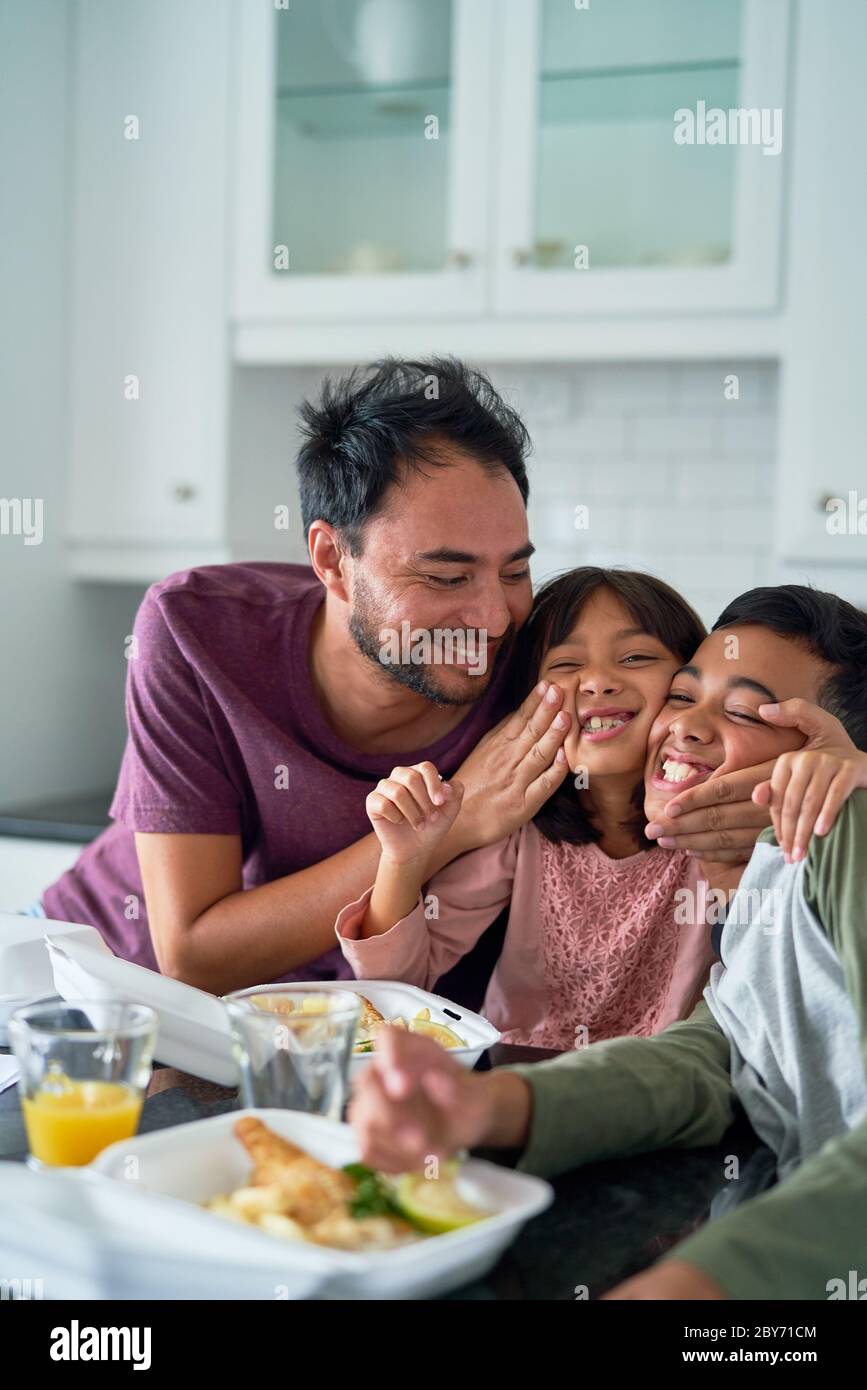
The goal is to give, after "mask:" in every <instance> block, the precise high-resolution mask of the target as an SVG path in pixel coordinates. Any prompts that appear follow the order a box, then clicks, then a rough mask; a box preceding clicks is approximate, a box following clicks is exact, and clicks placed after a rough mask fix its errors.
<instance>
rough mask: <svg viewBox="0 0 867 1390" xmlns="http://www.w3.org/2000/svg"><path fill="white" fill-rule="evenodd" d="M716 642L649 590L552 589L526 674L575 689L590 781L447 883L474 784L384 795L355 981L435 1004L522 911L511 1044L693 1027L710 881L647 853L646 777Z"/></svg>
mask: <svg viewBox="0 0 867 1390" xmlns="http://www.w3.org/2000/svg"><path fill="white" fill-rule="evenodd" d="M704 635H705V633H704V628H703V627H702V624H701V622H700V620H699V618H698V617H697V616H696V614H695V613H694V611H693V610H692V609H691V608H690V607H689V605H688V604H687V603H686V601H685V600H684V599H682V598H681V597H680V595H679V594H677V593H676V592H675V591H674V590H673V589H671V588H670V587H669V585H667V584H665V583H663V582H662V581H661V580H659V579H655V578H652V577H651V576H650V575H645V574H638V573H634V572H629V571H622V570H603V569H599V568H595V567H586V568H581V569H577V570H573V571H570V572H569V573H568V574H566V575H563V576H561V577H560V578H558V579H555V580H553V581H552V582H551V583H549V584H548V585H546V586H545V587H544V588H543V589H542V590H541V591H540V592H539V593H538V594H537V596H536V599H535V602H534V606H533V612H532V614H531V616H530V618H529V620H528V622H527V624H526V625H525V627H524V629H523V631H522V633H521V637H520V639H519V640H520V642H521V647H522V650H520V651H519V652H518V653H517V659H516V669H517V670H519V671H524V672H526V673H528V674H531V675H532V677H533V678H534V679H540V680H541V681H542V682H544V683H556V684H557V685H558V686H559V687H560V689H561V690H562V691H563V692H564V703H563V710H564V711H566V712H567V713H568V714H569V716H570V718H571V726H570V730H569V733H568V735H567V737H566V739H565V742H564V745H563V751H564V753H565V759H566V761H567V762H568V766H569V768H570V769H571V771H572V774H573V776H571V777H567V778H566V780H565V781H562V782H561V784H560V786H559V787H558V788H557V790H556V791H555V792H554V793H553V795H552V796H551V797H550V799H549V800H548V801H547V802H546V803H545V805H544V806H543V807H542V809H541V810H540V811H538V812H537V814H536V815H535V816H534V817H533V820H532V821H530V822H528V823H527V824H525V825H523V826H522V827H521V828H520V829H519V830H517V831H515V832H514V833H513V834H511V835H509V836H508V837H506V838H504V839H502V840H500V841H499V842H498V843H495V844H491V845H486V846H484V847H483V848H481V849H477V850H474V851H472V852H471V853H469V854H464V855H462V856H461V857H460V858H458V859H456V860H455V861H454V862H453V863H451V864H449V865H447V866H446V867H445V868H444V869H442V870H441V871H440V872H439V873H437V874H436V875H435V876H434V877H433V878H431V877H430V872H429V869H428V868H427V866H428V864H429V862H430V859H431V857H432V854H433V852H434V851H435V849H436V847H437V846H438V845H439V844H440V842H441V841H442V840H443V839H444V837H445V835H446V833H447V832H448V830H449V828H450V826H451V825H452V823H453V822H454V820H455V818H456V816H457V813H458V810H459V808H460V801H461V795H462V788H461V786H460V784H459V783H456V782H452V783H451V784H450V785H449V784H445V783H442V782H441V781H440V779H439V776H438V774H437V771H436V768H435V767H433V765H432V764H430V763H422V764H419V766H418V767H417V768H414V769H403V768H396V769H395V770H394V772H393V773H392V777H391V778H389V779H386V780H385V781H383V782H380V783H379V785H378V787H377V789H376V791H374V792H373V793H371V795H370V796H369V797H368V798H367V812H368V816H369V817H370V820H371V823H372V825H373V828H374V831H375V832H376V835H377V837H378V838H379V840H380V843H381V845H382V854H381V858H380V863H379V868H378V871H377V876H376V882H375V884H374V886H373V888H372V889H370V890H369V891H368V892H367V893H365V895H364V896H363V897H362V898H360V899H359V900H358V901H357V902H354V903H351V904H350V905H349V906H347V907H345V908H344V909H343V911H342V912H341V913H340V915H339V917H338V920H337V934H338V938H339V940H340V943H341V946H342V948H343V951H344V954H345V955H346V957H347V959H348V960H349V962H350V964H351V965H352V968H353V970H354V972H355V975H356V977H357V978H361V979H364V978H367V979H371V978H373V979H377V978H378V979H398V980H405V981H408V982H410V983H412V984H417V985H420V986H422V987H423V988H428V989H429V988H430V987H431V986H432V985H433V984H434V982H435V981H436V980H438V979H439V978H440V976H441V975H443V974H444V973H445V972H446V971H447V970H448V969H450V967H451V966H452V965H453V964H454V963H455V962H456V961H457V960H459V959H460V957H461V956H463V955H465V954H466V953H467V952H468V951H469V950H470V949H471V948H472V947H473V946H474V945H475V943H476V941H477V940H478V938H479V937H480V936H481V934H482V932H483V931H484V930H485V929H486V928H487V927H488V926H489V925H490V924H491V923H492V922H493V921H494V919H495V918H496V917H497V915H498V914H499V912H500V910H501V909H502V908H503V907H504V906H505V905H506V904H507V903H509V904H510V910H509V920H508V926H507V930H506V937H505V942H504V946H503V950H502V953H501V955H500V958H499V960H498V962H497V965H496V967H495V969H494V972H493V975H492V977H491V980H490V984H489V986H488V991H487V995H486V997H485V1003H484V1013H485V1015H486V1017H487V1018H488V1019H490V1021H491V1022H492V1023H493V1024H494V1025H495V1026H496V1027H497V1028H499V1029H500V1030H501V1032H502V1033H503V1035H504V1041H507V1042H512V1043H526V1044H529V1045H532V1046H538V1047H552V1048H559V1049H563V1048H572V1047H576V1046H583V1045H585V1044H586V1043H588V1042H596V1041H599V1040H601V1039H603V1038H610V1037H616V1036H618V1035H621V1034H624V1033H633V1034H637V1035H646V1034H650V1033H655V1032H658V1031H659V1030H660V1029H662V1028H665V1027H666V1026H667V1025H668V1024H669V1023H671V1022H673V1021H675V1020H676V1019H679V1018H683V1017H685V1016H686V1015H687V1014H688V1013H689V1012H690V1010H691V1008H692V1006H693V1004H694V1002H695V1001H696V999H697V998H698V997H699V995H700V993H701V991H702V989H703V987H704V984H705V981H706V978H707V975H708V971H709V968H710V965H711V963H712V961H713V959H714V956H713V952H712V950H711V946H710V942H709V934H708V931H707V927H706V926H705V925H704V924H703V923H691V924H688V925H686V926H684V925H682V920H683V911H682V908H681V909H680V910H679V911H678V912H677V914H676V913H675V909H676V907H678V904H679V903H680V902H682V900H683V895H680V898H679V899H678V900H677V901H676V898H675V895H676V894H677V892H678V890H679V889H683V888H684V887H687V888H692V889H693V893H692V897H691V899H690V901H693V902H696V901H697V899H698V894H697V892H696V891H695V890H696V886H697V883H698V875H699V869H698V864H697V861H696V860H695V859H694V858H692V857H690V856H689V855H688V854H686V853H685V852H684V851H673V852H669V851H666V850H663V849H660V848H658V847H656V846H654V845H653V843H652V842H651V841H649V840H647V839H646V838H645V836H644V831H643V826H644V817H643V814H642V800H643V790H642V776H643V769H644V762H645V757H646V751H647V739H648V734H649V731H650V727H651V725H652V723H653V721H654V719H655V718H656V716H657V715H658V713H659V711H660V709H661V708H662V705H663V702H664V701H665V698H666V696H667V694H668V689H669V685H670V682H671V678H672V675H673V673H674V671H675V670H676V669H677V668H678V667H679V666H681V665H682V664H683V663H684V662H685V661H687V660H688V659H689V657H690V656H691V655H692V653H693V652H694V651H695V649H696V648H697V647H698V646H699V644H700V643H701V641H702V640H703V638H704ZM678 775H679V773H678V770H677V769H676V768H672V770H671V777H672V779H673V785H674V779H675V778H676V777H677V776H678Z"/></svg>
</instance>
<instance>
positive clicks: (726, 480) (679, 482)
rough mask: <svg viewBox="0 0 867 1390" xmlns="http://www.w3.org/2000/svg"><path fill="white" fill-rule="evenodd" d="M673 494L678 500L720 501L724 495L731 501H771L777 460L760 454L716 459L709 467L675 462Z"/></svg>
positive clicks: (703, 464)
mask: <svg viewBox="0 0 867 1390" xmlns="http://www.w3.org/2000/svg"><path fill="white" fill-rule="evenodd" d="M673 471H674V480H673V481H674V487H673V496H674V497H675V498H676V499H677V500H678V501H684V502H691V501H694V502H700V501H712V502H718V501H719V500H720V497H726V498H727V499H728V500H730V501H740V500H741V499H743V498H746V499H761V500H762V501H764V502H766V503H767V502H769V501H770V499H771V497H772V495H773V487H774V462H773V459H771V458H768V456H767V455H763V456H760V457H758V458H754V457H753V458H738V459H730V458H726V459H724V460H717V461H715V466H714V467H710V468H709V467H708V466H707V463H706V462H704V461H702V462H701V463H699V464H696V463H693V462H686V461H685V460H684V461H681V462H678V463H677V464H676V465H675V466H674V470H673Z"/></svg>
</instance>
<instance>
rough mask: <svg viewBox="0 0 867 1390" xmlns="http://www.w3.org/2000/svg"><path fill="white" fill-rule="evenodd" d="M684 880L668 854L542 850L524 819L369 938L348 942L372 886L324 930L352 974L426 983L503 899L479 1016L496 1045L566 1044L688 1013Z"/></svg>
mask: <svg viewBox="0 0 867 1390" xmlns="http://www.w3.org/2000/svg"><path fill="white" fill-rule="evenodd" d="M698 878H699V871H698V865H697V864H696V862H695V861H694V860H693V859H691V858H690V856H689V855H687V854H685V853H683V852H681V851H667V850H661V849H649V850H642V851H640V852H638V853H636V854H633V855H631V856H630V857H629V858H628V859H610V858H609V857H608V855H607V854H605V853H604V852H603V851H602V850H601V849H600V848H599V846H598V845H592V844H591V845H567V844H559V845H555V844H553V843H552V842H551V841H550V840H546V839H545V838H544V837H543V836H542V835H540V833H539V831H538V830H537V829H536V827H535V826H534V825H533V824H532V822H531V823H530V824H529V825H525V826H524V827H522V829H521V830H519V831H516V832H515V834H513V835H510V836H509V838H508V839H506V840H501V841H500V842H499V843H497V844H495V845H490V846H486V847H484V848H483V849H478V850H474V851H472V852H471V853H470V854H464V855H462V856H461V857H460V858H459V859H456V860H454V862H453V863H451V864H449V865H447V866H446V868H445V869H443V870H441V872H440V873H438V874H437V875H435V877H434V878H433V879H431V881H430V882H429V883H428V884H426V885H425V886H424V889H423V893H422V895H420V896H419V901H418V903H417V905H416V907H415V908H414V909H413V911H412V912H411V913H410V914H409V915H408V916H407V917H403V918H402V919H401V920H400V921H399V922H396V923H395V925H394V926H393V927H391V928H390V929H389V930H388V931H386V932H383V933H382V934H381V935H380V936H374V937H370V938H368V939H362V938H361V922H362V919H363V917H364V912H365V909H366V906H367V903H368V900H369V898H370V894H371V892H372V889H368V891H367V892H366V893H365V894H364V896H363V897H361V898H359V899H358V900H357V901H356V902H354V903H350V904H348V905H347V906H346V907H344V908H343V910H342V911H341V913H340V915H339V917H338V919H337V923H336V928H335V929H336V932H337V938H338V940H339V942H340V945H341V948H342V950H343V953H344V955H345V956H346V959H347V960H348V961H349V963H350V965H351V966H352V969H353V972H354V974H355V976H356V978H357V979H368V980H370V979H389V980H405V981H407V982H408V983H410V984H415V985H419V986H421V988H422V989H430V988H432V986H433V984H434V983H435V981H436V980H438V979H439V978H440V976H441V975H444V974H445V972H446V971H447V970H449V969H450V968H451V967H452V966H453V965H454V964H455V962H456V961H458V960H459V959H460V958H461V956H464V955H466V954H467V952H468V951H469V950H471V949H472V947H473V946H474V945H475V943H476V942H477V941H478V939H479V937H480V936H481V934H482V932H483V931H484V930H485V929H486V928H487V927H488V926H490V924H491V923H492V922H493V921H494V919H495V918H496V917H497V915H498V914H499V912H500V911H501V909H502V908H503V907H504V906H505V905H506V903H510V908H509V921H508V927H507V931H506V937H505V941H504V944H503V950H502V953H501V955H500V958H499V960H498V962H497V964H496V966H495V968H494V972H493V975H492V976H491V980H490V984H489V985H488V991H487V994H486V996H485V1003H484V1010H483V1011H484V1014H485V1017H486V1018H488V1019H489V1020H490V1021H491V1023H493V1024H494V1026H495V1027H497V1028H499V1029H500V1031H501V1033H502V1034H503V1041H504V1042H511V1043H523V1044H527V1045H529V1046H536V1047H556V1048H564V1049H565V1048H574V1047H580V1046H584V1045H586V1043H588V1042H599V1041H602V1040H603V1039H604V1038H613V1037H618V1036H621V1035H622V1034H627V1033H631V1034H634V1035H636V1036H639V1037H644V1036H647V1035H648V1034H651V1033H658V1032H660V1031H661V1030H662V1029H663V1028H666V1027H667V1026H668V1024H669V1023H673V1022H675V1021H676V1020H677V1019H679V1018H685V1017H686V1016H687V1015H688V1014H689V1013H690V1012H691V1011H692V1008H693V1006H694V1004H695V1003H696V1002H697V1001H698V999H699V998H700V996H701V992H702V990H703V988H704V985H705V983H706V980H707V976H708V972H709V970H710V966H711V964H712V963H713V961H714V960H715V959H716V957H715V955H714V952H713V950H712V947H711V943H710V931H709V928H708V927H707V925H706V924H705V923H704V921H703V920H701V918H702V917H703V915H704V914H703V912H702V910H701V900H700V899H699V895H698V888H697V885H698ZM683 889H687V890H689V892H688V893H687V894H683V893H680V894H679V895H678V890H683ZM676 895H678V896H676ZM696 905H697V909H698V910H696ZM697 916H698V918H699V920H698V921H696V917H697Z"/></svg>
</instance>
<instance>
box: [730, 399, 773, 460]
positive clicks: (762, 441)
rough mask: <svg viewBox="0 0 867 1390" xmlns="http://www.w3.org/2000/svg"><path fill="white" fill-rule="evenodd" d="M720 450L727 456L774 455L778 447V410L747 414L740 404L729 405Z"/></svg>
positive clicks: (734, 402)
mask: <svg viewBox="0 0 867 1390" xmlns="http://www.w3.org/2000/svg"><path fill="white" fill-rule="evenodd" d="M719 423H720V432H719V449H720V452H721V453H723V454H732V455H735V456H737V455H738V454H740V453H749V454H762V453H767V454H772V453H773V451H774V449H775V448H776V443H777V418H776V411H775V410H767V411H764V412H760V413H755V412H747V411H745V410H742V409H741V408H740V402H738V401H731V402H729V409H728V410H726V411H725V413H724V414H723V416H722V417H721V419H720V422H719Z"/></svg>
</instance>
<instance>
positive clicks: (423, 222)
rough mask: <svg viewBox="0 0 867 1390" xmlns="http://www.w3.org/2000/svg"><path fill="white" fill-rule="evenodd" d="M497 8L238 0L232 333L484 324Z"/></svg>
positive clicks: (452, 0) (480, 3)
mask: <svg viewBox="0 0 867 1390" xmlns="http://www.w3.org/2000/svg"><path fill="white" fill-rule="evenodd" d="M498 3H499V0H286V3H285V4H283V5H277V4H275V3H274V0H241V9H240V16H241V19H240V41H241V52H240V57H239V71H240V74H241V76H240V88H239V137H238V145H239V162H238V168H239V175H238V191H239V203H240V206H239V208H238V210H237V216H238V227H239V234H238V256H239V265H238V282H239V284H240V286H241V289H240V299H241V301H242V303H241V307H240V309H239V316H240V317H241V318H245V317H246V318H248V319H252V318H268V317H273V318H275V319H279V318H282V319H285V318H286V317H287V316H295V315H297V316H298V317H299V318H305V317H310V318H320V319H325V318H339V319H347V318H353V317H354V318H362V317H367V318H372V317H377V316H380V317H383V318H387V317H395V316H397V317H401V316H409V315H410V314H412V313H415V314H416V315H417V316H418V315H421V316H424V315H426V314H430V315H432V316H445V315H447V314H454V313H465V314H466V313H473V312H475V313H481V312H482V308H483V294H484V283H485V264H484V262H485V253H486V251H487V246H486V237H487V226H488V215H489V202H490V197H491V191H492V175H491V171H490V138H491V128H492V123H493V110H492V108H493V80H494V59H493V51H492V50H493V38H494V34H495V31H496V23H495V15H496V7H497V4H498Z"/></svg>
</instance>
